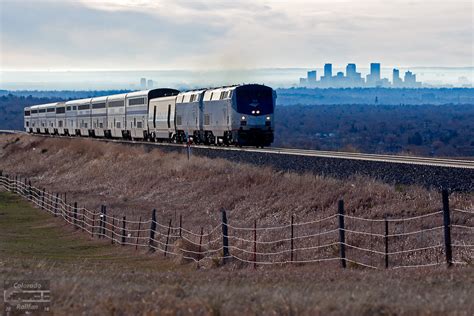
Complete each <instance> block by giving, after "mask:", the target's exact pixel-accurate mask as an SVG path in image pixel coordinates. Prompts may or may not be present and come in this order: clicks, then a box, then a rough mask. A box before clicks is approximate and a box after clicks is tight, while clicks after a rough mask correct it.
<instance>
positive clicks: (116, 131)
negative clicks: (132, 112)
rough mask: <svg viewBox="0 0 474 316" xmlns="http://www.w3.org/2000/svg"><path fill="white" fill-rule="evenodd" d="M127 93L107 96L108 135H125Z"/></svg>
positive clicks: (106, 132)
mask: <svg viewBox="0 0 474 316" xmlns="http://www.w3.org/2000/svg"><path fill="white" fill-rule="evenodd" d="M126 96H127V94H126V93H122V94H116V95H111V96H109V97H108V98H107V127H106V129H105V131H104V134H105V136H106V137H114V138H118V137H123V136H124V131H125V129H126V119H125V97H126Z"/></svg>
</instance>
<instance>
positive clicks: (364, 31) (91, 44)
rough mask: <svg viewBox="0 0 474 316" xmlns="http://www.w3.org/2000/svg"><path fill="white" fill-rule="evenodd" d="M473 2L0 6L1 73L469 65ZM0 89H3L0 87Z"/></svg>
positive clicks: (47, 1)
mask: <svg viewBox="0 0 474 316" xmlns="http://www.w3.org/2000/svg"><path fill="white" fill-rule="evenodd" d="M472 8H473V4H472V1H465V0H452V1H426V0H423V1H422V0H394V1H382V0H360V1H349V0H313V1H301V0H295V1H291V2H288V1H281V0H239V1H232V2H228V1H218V0H208V1H204V0H175V1H165V0H22V1H17V0H2V1H0V41H1V45H0V68H1V70H3V71H6V70H24V71H28V70H175V69H182V70H207V69H215V70H226V69H262V68H276V67H277V68H289V67H294V68H305V67H308V66H311V65H312V64H313V62H314V60H327V59H328V58H330V59H331V60H330V62H332V63H333V64H343V63H344V62H345V61H347V60H352V61H354V63H357V64H368V63H369V62H370V61H371V60H372V58H373V56H378V58H379V61H380V62H381V63H382V64H384V65H387V66H392V67H393V66H397V65H400V67H415V66H417V67H419V66H427V67H439V66H449V67H451V66H472V65H473V59H472V56H473V54H474V52H473V36H472V35H473V34H472V33H473V31H472V30H473V18H472ZM1 80H2V81H3V80H5V79H4V78H1Z"/></svg>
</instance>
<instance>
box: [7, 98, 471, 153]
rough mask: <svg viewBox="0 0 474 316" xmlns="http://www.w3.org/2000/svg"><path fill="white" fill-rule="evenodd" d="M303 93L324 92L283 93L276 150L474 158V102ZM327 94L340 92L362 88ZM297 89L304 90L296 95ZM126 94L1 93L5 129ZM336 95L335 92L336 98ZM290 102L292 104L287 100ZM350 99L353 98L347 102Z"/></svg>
mask: <svg viewBox="0 0 474 316" xmlns="http://www.w3.org/2000/svg"><path fill="white" fill-rule="evenodd" d="M300 90H322V89H293V90H292V89H285V91H284V92H282V91H281V90H278V99H277V100H279V101H278V106H277V107H276V109H275V123H276V128H275V143H274V144H275V145H276V146H285V147H299V148H310V149H321V150H346V151H360V152H367V153H404V154H416V155H425V156H464V157H468V156H471V157H472V156H474V124H473V122H474V106H473V105H474V101H473V102H467V103H464V104H457V103H453V104H443V105H431V104H410V105H408V104H406V103H403V104H402V105H400V104H397V105H393V104H381V103H377V104H373V103H366V104H357V102H356V104H347V103H346V104H322V105H321V104H319V102H322V101H321V99H319V98H318V97H316V96H315V95H313V96H305V97H304V98H308V100H309V99H312V100H313V101H312V102H313V103H311V104H310V105H308V104H305V103H297V101H298V100H300V96H299V93H300V92H301V91H300ZM325 90H339V92H341V91H345V90H357V89H325ZM359 90H364V91H362V92H360V91H359V92H360V93H361V94H368V95H369V96H370V95H371V93H375V91H379V90H407V89H359ZM365 90H374V91H372V92H370V91H365ZM411 90H413V89H411ZM419 90H435V89H419ZM437 90H443V91H442V92H440V93H442V94H444V93H446V94H447V96H446V98H448V99H449V98H450V97H449V93H448V91H444V90H461V91H462V92H460V93H462V94H463V95H464V97H466V98H467V97H469V93H470V94H472V93H473V92H472V91H473V89H437ZM288 91H290V92H288ZM295 91H296V92H298V91H299V92H298V93H297V94H296V95H293V92H295ZM124 92H127V91H125V90H112V91H20V92H17V91H15V92H13V93H14V94H13V93H7V94H3V95H2V93H0V129H22V128H23V108H24V107H26V106H31V105H36V104H44V103H50V102H58V101H67V100H71V99H78V98H88V97H94V96H101V95H110V94H116V93H124ZM336 92H337V91H332V92H331V94H332V93H336ZM379 92H380V91H379ZM425 92H426V91H425ZM17 93H18V94H17ZM28 93H29V94H28ZM301 93H302V92H301ZM311 93H313V94H314V93H316V92H314V91H312V92H311ZM311 93H310V95H311ZM318 93H319V92H318ZM324 93H329V92H328V91H326V92H324ZM324 93H323V94H324ZM341 93H346V92H341ZM352 93H355V97H357V98H358V97H359V96H358V94H357V93H356V92H354V91H352ZM390 93H392V92H390ZM416 93H422V92H421V91H417V92H416ZM466 93H467V94H466ZM355 97H354V98H355ZM464 97H463V98H464ZM354 98H352V100H353V99H354ZM384 98H385V97H384V96H383V95H380V99H379V100H380V101H379V102H383V100H384ZM410 98H411V97H410ZM407 99H409V98H407ZM438 99H440V98H438ZM285 100H286V102H287V103H284V102H283V101H285ZM349 100H351V98H346V99H345V101H349ZM374 101H375V99H374ZM285 105H286V106H285Z"/></svg>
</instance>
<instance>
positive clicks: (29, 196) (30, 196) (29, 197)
mask: <svg viewBox="0 0 474 316" xmlns="http://www.w3.org/2000/svg"><path fill="white" fill-rule="evenodd" d="M28 200H30V201H32V200H33V194H32V193H31V180H28Z"/></svg>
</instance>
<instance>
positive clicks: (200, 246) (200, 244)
mask: <svg viewBox="0 0 474 316" xmlns="http://www.w3.org/2000/svg"><path fill="white" fill-rule="evenodd" d="M203 234H204V228H203V227H202V226H201V235H199V250H198V252H199V256H201V250H202V236H203Z"/></svg>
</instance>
